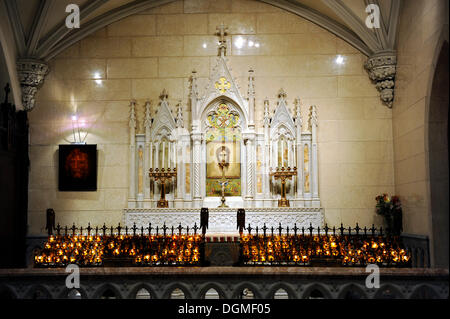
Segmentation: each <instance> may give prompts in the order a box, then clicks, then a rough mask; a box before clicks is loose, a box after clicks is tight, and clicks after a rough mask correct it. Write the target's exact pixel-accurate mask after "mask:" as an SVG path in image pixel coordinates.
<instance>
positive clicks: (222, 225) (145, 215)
mask: <svg viewBox="0 0 450 319" xmlns="http://www.w3.org/2000/svg"><path fill="white" fill-rule="evenodd" d="M236 216H237V209H234V208H211V209H209V227H208V230H207V234H208V235H215V234H230V235H231V234H232V235H237V234H238V230H237V228H236ZM149 223H152V227H156V226H159V227H161V226H162V225H163V224H164V223H165V224H166V226H167V227H172V226H174V227H175V228H176V227H177V226H178V225H179V224H180V223H181V225H182V226H183V227H186V226H189V228H191V229H192V227H193V226H194V224H195V223H197V226H200V210H199V209H194V208H190V209H189V208H188V209H184V208H153V209H142V208H127V209H124V224H125V225H126V226H128V227H129V228H130V227H133V225H134V224H136V226H137V227H138V228H140V227H144V228H146V227H148V225H149ZM280 223H281V225H282V227H284V228H285V227H286V226H289V227H290V228H291V229H292V227H294V224H296V225H297V227H299V228H301V227H304V228H305V229H306V228H308V227H310V224H312V226H313V227H314V228H317V227H319V226H320V227H322V226H323V225H324V216H323V209H322V208H247V209H245V227H247V226H248V224H250V225H251V227H252V228H255V227H256V226H258V227H259V228H261V227H262V226H263V225H264V224H266V227H269V228H270V227H274V229H275V228H276V227H278V226H279V224H280Z"/></svg>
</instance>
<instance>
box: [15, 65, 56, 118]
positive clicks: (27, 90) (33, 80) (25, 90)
mask: <svg viewBox="0 0 450 319" xmlns="http://www.w3.org/2000/svg"><path fill="white" fill-rule="evenodd" d="M16 65H17V73H18V76H19V81H20V86H21V88H22V105H23V107H24V109H25V110H26V111H28V112H29V111H31V110H33V108H34V105H35V96H36V93H37V91H38V88H39V86H40V85H41V84H42V83H43V82H44V78H45V76H46V75H47V74H48V72H49V68H48V65H47V64H46V63H44V62H42V61H39V60H32V59H25V60H19V61H18V62H17V64H16Z"/></svg>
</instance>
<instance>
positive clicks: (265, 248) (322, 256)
mask: <svg viewBox="0 0 450 319" xmlns="http://www.w3.org/2000/svg"><path fill="white" fill-rule="evenodd" d="M246 230H247V232H248V234H244V233H243V232H241V240H240V262H239V263H240V265H245V266H273V265H276V266H366V265H368V264H377V265H379V266H385V267H409V266H410V259H411V258H410V256H411V254H410V252H409V251H407V250H406V249H405V248H404V246H403V243H402V240H401V238H400V237H399V236H393V235H391V233H390V232H387V235H384V234H383V229H382V228H381V227H380V228H379V229H377V228H375V226H374V225H372V227H371V228H367V227H364V228H361V227H359V225H358V224H356V227H355V228H352V227H348V228H345V227H343V225H342V224H341V227H339V228H336V227H333V228H329V227H328V225H325V227H323V228H320V227H317V228H314V227H312V225H311V224H310V227H308V228H306V229H305V228H304V227H302V228H298V227H297V225H296V224H294V227H291V228H289V226H286V227H282V225H281V224H279V226H278V227H276V228H274V227H270V228H269V227H266V225H265V224H264V226H263V227H255V228H252V227H251V225H250V224H249V225H248V227H247V228H246ZM252 230H254V231H255V233H254V234H252Z"/></svg>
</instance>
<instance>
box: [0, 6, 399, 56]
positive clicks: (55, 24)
mask: <svg viewBox="0 0 450 319" xmlns="http://www.w3.org/2000/svg"><path fill="white" fill-rule="evenodd" d="M1 1H5V4H6V8H7V11H8V12H7V13H8V15H9V18H10V22H11V24H12V30H13V32H14V37H15V40H16V44H17V52H18V53H19V58H24V57H27V58H36V59H39V60H44V61H48V60H50V59H51V58H53V57H54V56H55V55H57V54H58V53H60V52H61V51H62V50H64V49H65V48H67V47H68V46H70V45H72V44H73V43H75V42H77V41H79V40H81V39H82V38H84V37H86V36H88V35H89V34H91V33H93V32H95V31H97V30H98V29H101V28H103V27H105V26H106V25H108V24H111V23H113V22H115V21H118V20H120V19H123V18H125V17H127V16H129V15H132V14H135V13H138V12H141V11H143V10H147V9H150V8H153V7H156V6H160V5H164V4H167V3H170V2H173V1H176V0H1ZM256 1H261V2H264V3H268V4H271V5H274V6H276V7H279V8H282V9H285V10H287V11H289V12H292V13H295V14H297V15H299V16H301V17H303V18H305V19H307V20H310V21H311V22H313V23H316V24H318V25H320V26H321V27H323V28H326V29H327V30H329V31H330V32H332V33H334V34H335V35H337V36H339V37H341V38H342V39H344V40H345V41H347V42H349V43H350V44H351V45H353V46H354V47H356V48H357V49H358V50H360V51H361V52H362V53H363V54H365V55H367V56H370V55H373V54H374V53H376V52H378V51H389V50H394V49H395V35H396V27H397V19H398V14H399V9H400V0H256ZM369 3H373V4H377V5H378V6H379V8H380V13H381V28H380V29H369V28H367V27H366V25H365V20H366V18H367V15H368V13H366V11H365V9H366V6H367V5H368V4H369ZM69 4H77V5H79V7H80V11H81V25H82V28H80V29H72V30H69V29H67V28H66V26H65V19H66V17H67V15H68V13H66V11H65V9H66V6H67V5H69Z"/></svg>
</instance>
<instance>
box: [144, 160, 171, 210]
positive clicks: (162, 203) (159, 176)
mask: <svg viewBox="0 0 450 319" xmlns="http://www.w3.org/2000/svg"><path fill="white" fill-rule="evenodd" d="M148 175H149V176H150V177H153V178H154V179H155V180H156V181H159V182H160V183H161V198H160V200H159V201H158V204H157V207H159V208H168V207H169V201H168V200H167V199H166V181H167V180H168V179H171V178H172V177H175V176H177V169H176V168H174V169H173V171H171V170H170V168H168V169H167V172H166V171H165V169H164V168H162V169H161V171H159V169H158V168H156V169H155V171H153V168H150V173H149V174H148Z"/></svg>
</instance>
